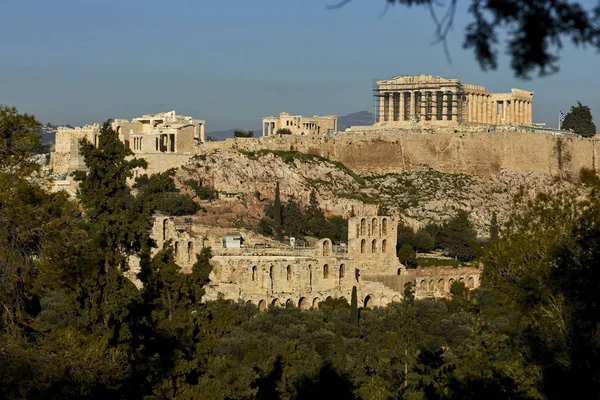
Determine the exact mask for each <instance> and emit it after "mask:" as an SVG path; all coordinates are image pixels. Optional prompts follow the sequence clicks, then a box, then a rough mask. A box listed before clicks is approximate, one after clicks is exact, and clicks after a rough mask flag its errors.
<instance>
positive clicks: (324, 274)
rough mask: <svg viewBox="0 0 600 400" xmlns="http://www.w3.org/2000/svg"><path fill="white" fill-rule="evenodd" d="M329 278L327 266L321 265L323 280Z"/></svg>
mask: <svg viewBox="0 0 600 400" xmlns="http://www.w3.org/2000/svg"><path fill="white" fill-rule="evenodd" d="M328 278H329V265H328V264H325V265H323V279H328Z"/></svg>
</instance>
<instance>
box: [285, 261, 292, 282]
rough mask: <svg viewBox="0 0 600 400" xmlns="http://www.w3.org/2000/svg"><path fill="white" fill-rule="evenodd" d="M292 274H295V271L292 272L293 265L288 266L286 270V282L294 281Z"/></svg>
mask: <svg viewBox="0 0 600 400" xmlns="http://www.w3.org/2000/svg"><path fill="white" fill-rule="evenodd" d="M292 273H293V271H292V266H291V265H288V266H287V267H286V268H285V278H286V280H288V281H291V280H292Z"/></svg>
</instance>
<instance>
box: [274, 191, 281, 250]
mask: <svg viewBox="0 0 600 400" xmlns="http://www.w3.org/2000/svg"><path fill="white" fill-rule="evenodd" d="M281 214H282V213H281V198H280V194H279V182H277V185H276V186H275V200H273V221H275V234H276V235H277V238H278V239H281V237H282V234H281V232H282V224H281Z"/></svg>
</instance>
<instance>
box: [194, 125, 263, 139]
mask: <svg viewBox="0 0 600 400" xmlns="http://www.w3.org/2000/svg"><path fill="white" fill-rule="evenodd" d="M264 129H265V126H264V124H263V132H264ZM263 136H264V134H263ZM204 142H205V140H204V124H200V143H204Z"/></svg>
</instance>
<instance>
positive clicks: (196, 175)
mask: <svg viewBox="0 0 600 400" xmlns="http://www.w3.org/2000/svg"><path fill="white" fill-rule="evenodd" d="M190 179H192V180H195V181H196V182H201V183H202V184H203V185H210V186H212V187H214V188H215V189H216V190H217V191H219V193H220V200H218V201H214V202H211V203H207V204H205V208H206V209H207V213H206V219H207V220H206V221H205V222H206V223H215V224H219V225H224V224H225V225H227V224H228V223H229V224H232V225H236V224H238V225H244V224H253V223H255V222H256V221H257V220H258V218H260V217H261V216H262V210H263V209H264V205H265V204H266V201H268V200H270V199H272V198H273V196H274V191H275V184H276V182H279V185H280V191H281V196H282V200H286V199H288V198H291V197H294V198H295V199H297V200H299V201H300V202H302V203H306V202H307V201H308V198H309V195H310V192H311V191H312V190H315V191H316V193H317V198H318V200H319V203H320V206H321V208H322V209H323V210H325V211H326V212H327V213H329V214H339V215H342V216H344V217H348V216H350V215H352V214H353V213H354V214H356V215H359V214H375V213H377V211H378V210H385V212H388V213H393V214H400V215H402V216H403V217H404V220H405V221H406V222H407V223H408V224H410V225H412V226H414V227H419V226H422V225H424V224H427V223H429V222H442V221H445V220H447V219H449V218H451V217H452V216H453V215H455V213H456V212H457V211H458V210H459V209H463V210H467V211H469V212H470V213H471V218H472V220H473V223H474V224H475V227H476V229H477V231H478V232H479V234H480V235H481V236H487V234H488V232H489V222H490V220H491V215H492V213H493V212H496V213H497V214H498V218H499V220H500V221H502V220H503V219H504V218H505V217H506V216H507V215H508V213H509V212H510V211H511V208H512V207H511V204H512V199H513V198H514V196H515V195H516V194H517V193H520V192H524V193H529V194H533V193H535V192H538V191H546V192H554V191H558V190H564V189H568V188H572V187H573V186H574V184H572V183H570V182H568V181H564V180H557V179H556V178H552V177H550V176H547V175H543V174H536V173H531V172H528V173H525V172H514V171H502V172H501V174H500V175H499V176H496V177H493V178H484V177H475V176H468V175H456V174H445V173H441V172H437V171H419V172H416V171H415V172H406V173H402V174H387V175H376V176H360V175H357V174H356V173H354V172H353V171H351V170H349V169H348V168H347V167H345V166H344V165H343V164H341V163H337V162H331V161H328V160H326V159H324V158H321V157H319V156H314V155H309V154H304V153H298V152H286V151H271V150H261V151H258V152H238V151H220V152H215V153H213V154H208V155H205V156H197V157H195V158H194V159H193V160H192V161H191V162H190V163H189V164H188V165H186V166H185V167H184V168H182V169H180V171H179V172H178V176H177V181H178V184H179V185H180V186H181V187H182V188H185V187H186V184H185V182H186V181H189V180H190ZM227 221H229V222H227Z"/></svg>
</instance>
